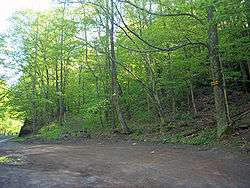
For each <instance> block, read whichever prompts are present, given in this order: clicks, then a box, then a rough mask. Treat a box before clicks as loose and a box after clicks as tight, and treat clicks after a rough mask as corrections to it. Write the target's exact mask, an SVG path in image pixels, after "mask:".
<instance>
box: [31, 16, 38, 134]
mask: <svg viewBox="0 0 250 188" xmlns="http://www.w3.org/2000/svg"><path fill="white" fill-rule="evenodd" d="M37 63H38V17H37V19H36V36H35V59H34V69H33V81H32V110H33V116H32V132H33V133H34V132H35V128H36V123H37V122H36V121H37V117H36V116H37V109H36V108H37V106H36V81H37V73H36V72H37Z"/></svg>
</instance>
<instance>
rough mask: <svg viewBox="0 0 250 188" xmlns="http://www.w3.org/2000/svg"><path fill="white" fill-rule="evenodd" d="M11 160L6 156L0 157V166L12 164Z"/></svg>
mask: <svg viewBox="0 0 250 188" xmlns="http://www.w3.org/2000/svg"><path fill="white" fill-rule="evenodd" d="M12 162H13V159H12V158H10V157H8V156H0V164H9V163H12Z"/></svg>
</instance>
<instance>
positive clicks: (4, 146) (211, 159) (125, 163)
mask: <svg viewBox="0 0 250 188" xmlns="http://www.w3.org/2000/svg"><path fill="white" fill-rule="evenodd" d="M0 155H2V156H3V155H9V156H12V157H15V158H16V159H17V160H20V161H22V162H20V164H18V163H15V164H11V163H10V164H0V187H1V188H84V187H89V188H91V187H118V188H119V187H121V188H123V187H124V188H126V187H149V188H151V187H152V188H157V187H166V188H172V187H173V188H184V187H185V188H195V187H197V188H203V187H204V188H206V187H211V188H219V187H225V188H230V187H235V188H249V187H250V167H249V165H250V157H249V156H238V155H236V154H232V153H230V152H226V151H221V150H219V149H209V150H201V149H199V148H198V147H193V146H181V145H152V144H147V145H145V144H144V145H140V144H136V145H132V144H131V143H130V144H128V143H125V144H124V143H123V144H121V143H120V144H101V143H86V144H81V145H74V144H72V145H66V144H60V145H57V144H48V145H47V144H46V145H42V144H17V143H13V142H10V141H7V142H3V143H0Z"/></svg>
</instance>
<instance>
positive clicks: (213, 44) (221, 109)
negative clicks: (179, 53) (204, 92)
mask: <svg viewBox="0 0 250 188" xmlns="http://www.w3.org/2000/svg"><path fill="white" fill-rule="evenodd" d="M214 13H215V7H214V6H213V5H210V6H209V7H208V21H209V31H208V38H209V42H208V45H209V46H208V50H209V57H210V61H211V71H212V79H213V82H212V86H213V90H214V100H215V110H216V111H215V113H216V114H215V115H216V122H217V135H218V137H220V136H222V135H223V134H224V133H226V131H228V130H229V124H228V118H227V110H226V101H225V97H224V88H223V87H224V86H223V74H222V69H221V68H222V67H221V62H220V57H219V49H218V44H219V40H218V33H217V24H216V22H215V20H214Z"/></svg>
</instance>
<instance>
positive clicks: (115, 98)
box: [109, 0, 130, 133]
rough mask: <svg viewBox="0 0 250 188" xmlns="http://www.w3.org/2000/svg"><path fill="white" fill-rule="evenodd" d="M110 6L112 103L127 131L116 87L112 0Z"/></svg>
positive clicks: (125, 131)
mask: <svg viewBox="0 0 250 188" xmlns="http://www.w3.org/2000/svg"><path fill="white" fill-rule="evenodd" d="M110 3H111V7H110V11H111V14H110V27H111V28H110V31H109V34H110V50H111V52H110V53H111V54H110V55H111V75H112V103H113V106H114V107H115V109H116V112H117V116H118V120H119V122H120V124H121V127H122V129H123V131H124V133H129V132H130V130H129V127H128V125H127V123H126V121H125V118H124V114H123V112H122V109H121V106H120V104H119V102H120V101H119V98H120V93H119V88H118V80H117V66H116V54H115V43H114V31H115V28H114V0H110Z"/></svg>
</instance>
